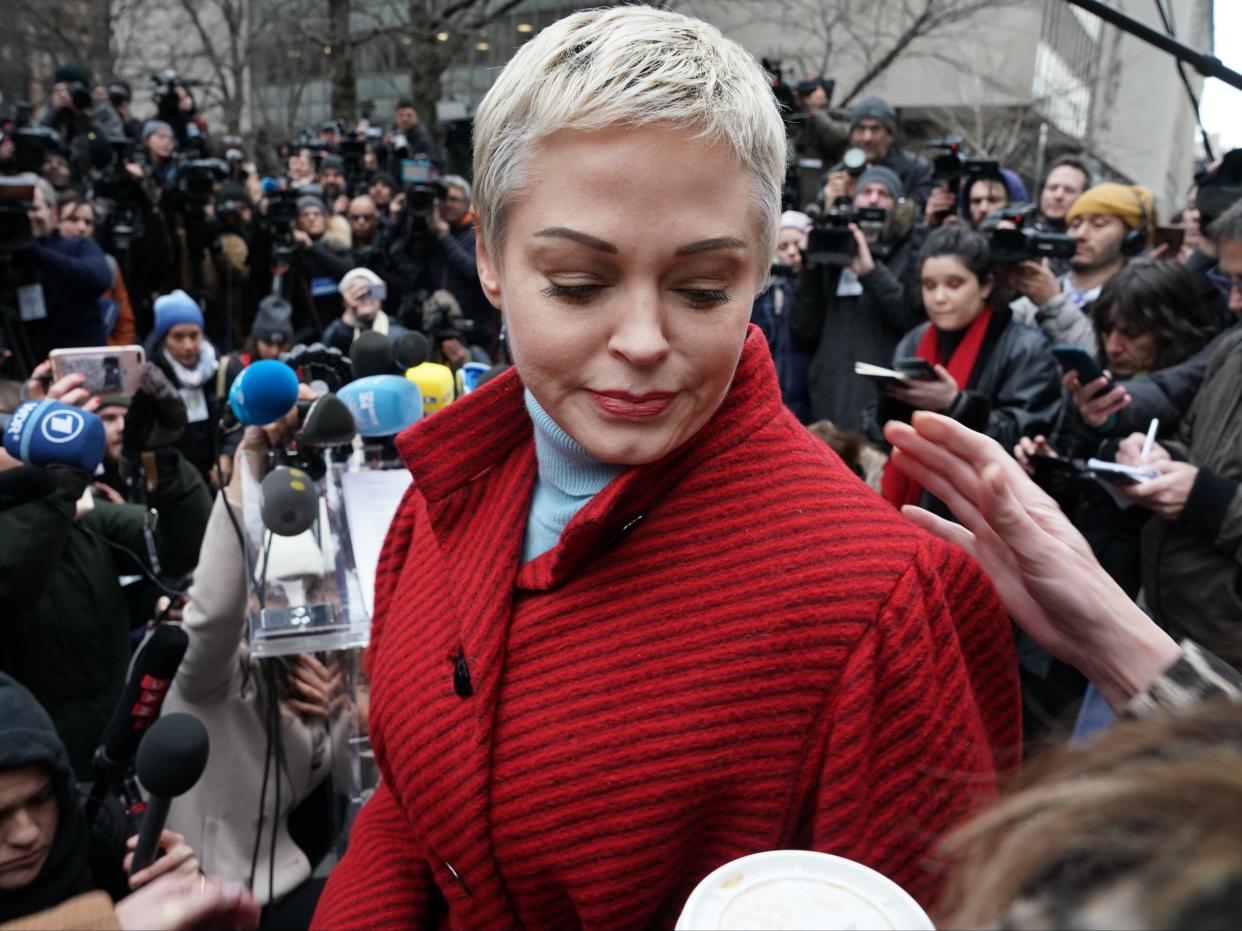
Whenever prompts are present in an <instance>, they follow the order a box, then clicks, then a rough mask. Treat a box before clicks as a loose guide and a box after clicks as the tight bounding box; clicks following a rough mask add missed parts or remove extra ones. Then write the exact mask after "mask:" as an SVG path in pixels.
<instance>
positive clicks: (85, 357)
mask: <svg viewBox="0 0 1242 931" xmlns="http://www.w3.org/2000/svg"><path fill="white" fill-rule="evenodd" d="M48 358H50V359H51V360H52V380H53V381H58V380H60V379H62V378H64V377H65V376H66V375H72V374H74V373H75V372H81V373H82V374H83V375H85V376H86V380H85V381H84V382H83V383H82V387H83V388H85V389H86V390H87V391H89V392H91V393H92V394H133V393H134V392H135V391H137V390H138V389H139V388H140V387H142V365H143V363H144V362H146V360H147V354H146V352H145V351H144V350H143V348H142V347H141V346H86V347H82V348H80V349H53V350H52V351H51V352H50V353H49V354H48Z"/></svg>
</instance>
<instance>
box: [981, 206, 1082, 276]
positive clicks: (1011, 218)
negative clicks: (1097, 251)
mask: <svg viewBox="0 0 1242 931" xmlns="http://www.w3.org/2000/svg"><path fill="white" fill-rule="evenodd" d="M1037 209H1038V208H1036V206H1035V205H1034V204H1007V205H1006V206H1004V207H1002V208H1001V209H1000V210H998V211H997V213H996V220H997V222H1005V221H1008V222H1009V223H1012V224H1013V225H1014V226H1015V227H1017V229H1009V228H998V229H993V230H992V231H991V233H989V235H988V247H989V249H990V250H991V253H992V259H993V261H995V262H997V263H999V264H1002V265H1003V264H1007V263H1012V262H1025V261H1028V260H1029V261H1034V262H1038V261H1039V260H1040V259H1072V258H1073V257H1074V253H1075V252H1076V251H1077V249H1078V240H1077V239H1075V238H1074V237H1073V236H1067V235H1065V234H1064V233H1049V232H1045V231H1044V230H1040V229H1036V228H1035V226H1034V225H1033V224H1034V219H1035V216H1036V213H1037Z"/></svg>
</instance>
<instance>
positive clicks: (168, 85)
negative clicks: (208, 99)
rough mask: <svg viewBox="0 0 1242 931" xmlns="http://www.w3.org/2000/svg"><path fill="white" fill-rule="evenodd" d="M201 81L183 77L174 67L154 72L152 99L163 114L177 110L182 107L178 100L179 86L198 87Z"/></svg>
mask: <svg viewBox="0 0 1242 931" xmlns="http://www.w3.org/2000/svg"><path fill="white" fill-rule="evenodd" d="M199 83H200V82H199V81H196V80H195V79H194V78H183V77H182V76H181V75H179V74H177V72H176V71H175V70H174V69H172V68H166V69H164V70H163V71H158V72H154V73H152V75H151V84H152V87H151V100H152V102H153V103H154V104H155V107H156V109H157V110H159V111H160V113H161V114H164V113H166V112H168V111H169V110H170V109H171V110H173V111H177V110H179V109H180V107H179V105H178V101H177V87H178V86H181V87H185V88H190V87H198V86H199Z"/></svg>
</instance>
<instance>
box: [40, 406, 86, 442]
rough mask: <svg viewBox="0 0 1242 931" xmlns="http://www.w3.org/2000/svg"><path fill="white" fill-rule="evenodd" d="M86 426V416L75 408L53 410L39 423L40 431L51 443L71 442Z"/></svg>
mask: <svg viewBox="0 0 1242 931" xmlns="http://www.w3.org/2000/svg"><path fill="white" fill-rule="evenodd" d="M85 428H86V418H85V417H83V416H82V412H81V411H75V410H74V409H73V408H61V409H59V410H55V411H52V412H51V413H50V414H48V415H47V416H46V417H44V418H43V421H42V422H41V423H40V424H39V432H40V433H42V434H43V438H44V439H45V440H47V441H48V442H49V443H71V442H73V441H74V440H76V439H77V438H78V434H80V433H81V432H82V431H83V430H84V429H85Z"/></svg>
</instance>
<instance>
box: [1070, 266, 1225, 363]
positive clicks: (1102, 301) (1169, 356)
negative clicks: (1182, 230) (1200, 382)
mask: <svg viewBox="0 0 1242 931" xmlns="http://www.w3.org/2000/svg"><path fill="white" fill-rule="evenodd" d="M1084 310H1085V312H1086V313H1088V314H1089V315H1090V316H1091V319H1092V321H1093V322H1094V323H1095V332H1096V334H1097V335H1098V336H1099V338H1100V342H1101V343H1103V342H1104V338H1105V337H1106V336H1107V335H1108V334H1109V333H1111V332H1112V331H1113V330H1118V331H1120V332H1121V334H1122V335H1123V336H1130V337H1134V336H1141V335H1142V334H1144V333H1152V334H1155V337H1156V341H1157V344H1158V347H1159V348H1158V351H1157V356H1156V365H1155V367H1156V368H1158V369H1162V368H1167V367H1168V366H1170V365H1176V364H1177V363H1178V362H1181V361H1182V360H1183V359H1185V358H1187V357H1188V356H1190V355H1193V354H1194V353H1195V352H1197V351H1198V350H1199V349H1201V348H1202V347H1203V345H1204V344H1205V343H1207V341H1208V340H1209V339H1210V338H1211V335H1212V327H1211V321H1210V319H1209V317H1208V311H1207V308H1206V307H1204V305H1203V301H1202V300H1201V299H1200V297H1199V291H1198V289H1197V288H1196V287H1195V282H1194V278H1192V277H1191V275H1190V272H1188V271H1186V269H1185V267H1184V266H1182V264H1181V263H1180V262H1171V261H1168V260H1161V259H1135V260H1134V261H1131V262H1129V263H1128V264H1127V265H1126V266H1125V268H1123V269H1122V270H1121V271H1119V272H1118V273H1117V274H1116V275H1114V276H1113V277H1112V278H1110V279H1109V280H1108V282H1107V283H1106V284H1105V285H1104V287H1103V288H1102V289H1101V290H1100V296H1099V297H1098V298H1096V299H1095V300H1094V301H1093V302H1092V303H1091V304H1089V305H1088V306H1087V307H1085V308H1084Z"/></svg>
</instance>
